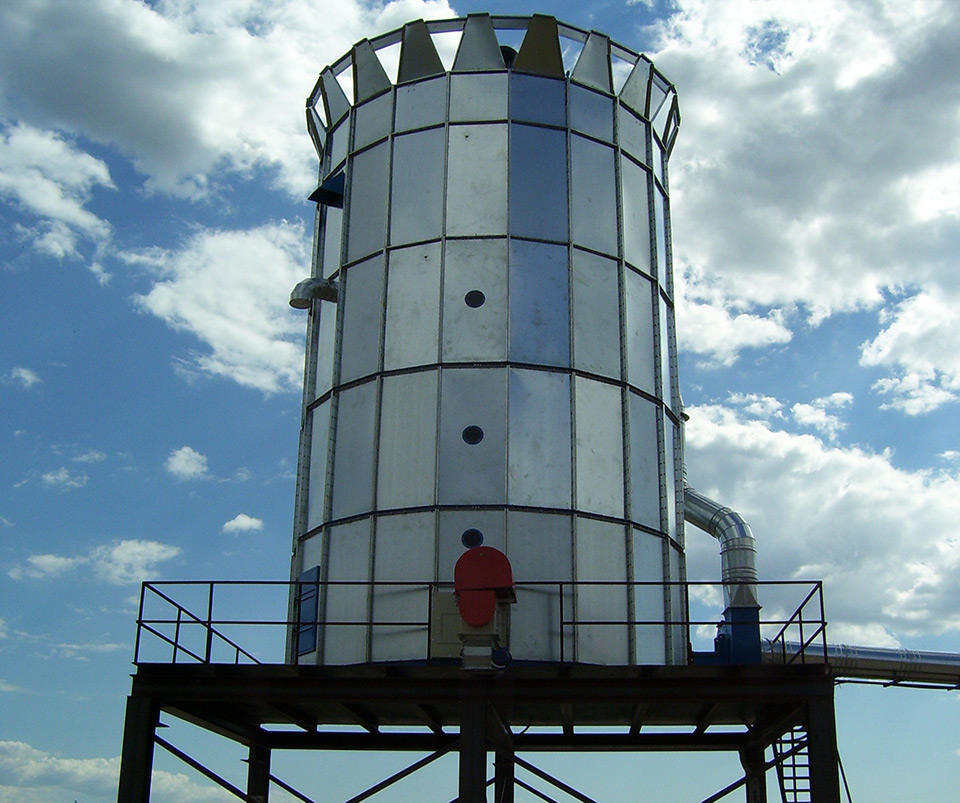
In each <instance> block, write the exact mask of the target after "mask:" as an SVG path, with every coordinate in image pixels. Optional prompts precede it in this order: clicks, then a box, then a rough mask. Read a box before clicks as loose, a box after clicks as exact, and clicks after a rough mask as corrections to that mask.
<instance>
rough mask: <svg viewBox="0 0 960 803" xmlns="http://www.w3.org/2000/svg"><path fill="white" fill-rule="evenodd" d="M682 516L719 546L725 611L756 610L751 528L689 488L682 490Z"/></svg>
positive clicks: (757, 599)
mask: <svg viewBox="0 0 960 803" xmlns="http://www.w3.org/2000/svg"><path fill="white" fill-rule="evenodd" d="M683 516H684V518H685V519H686V520H687V521H689V522H690V523H691V524H693V525H694V526H695V527H699V528H700V529H701V530H703V531H704V532H707V533H709V534H710V535H712V536H713V537H714V538H716V539H717V540H718V541H719V542H720V563H721V575H722V579H723V591H724V596H725V600H726V604H727V607H728V608H759V607H760V602H759V598H758V596H757V579H758V578H757V544H756V540H755V539H754V537H753V533H752V532H751V531H750V525H749V524H747V523H746V522H745V521H744V520H743V517H742V516H741V515H740V514H739V513H736V512H735V511H733V510H731V509H730V508H728V507H724V506H723V505H720V504H718V503H717V502H714V501H713V500H712V499H709V498H708V497H706V496H704V495H703V494H702V493H700V492H699V491H695V490H694V489H693V488H690V487H689V486H686V487H684V489H683Z"/></svg>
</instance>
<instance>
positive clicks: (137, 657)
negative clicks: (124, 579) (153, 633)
mask: <svg viewBox="0 0 960 803" xmlns="http://www.w3.org/2000/svg"><path fill="white" fill-rule="evenodd" d="M146 590H147V584H146V583H141V584H140V609H139V610H138V611H137V638H136V641H135V642H134V645H133V662H134V664H138V663H140V628H142V627H143V599H144V596H145V595H146Z"/></svg>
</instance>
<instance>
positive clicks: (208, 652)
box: [203, 583, 213, 664]
mask: <svg viewBox="0 0 960 803" xmlns="http://www.w3.org/2000/svg"><path fill="white" fill-rule="evenodd" d="M207 589H208V591H207V649H206V652H205V653H204V661H203V662H204V663H205V664H209V663H210V658H211V653H212V652H213V583H208V584H207Z"/></svg>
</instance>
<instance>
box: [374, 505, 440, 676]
mask: <svg viewBox="0 0 960 803" xmlns="http://www.w3.org/2000/svg"><path fill="white" fill-rule="evenodd" d="M434 528H435V525H434V514H433V513H404V514H399V515H395V516H379V517H377V527H376V534H375V539H374V562H373V577H374V581H375V583H376V585H375V586H374V591H373V623H374V626H373V633H372V639H371V640H372V645H371V658H372V660H374V661H386V660H392V661H396V660H410V659H416V658H423V657H424V656H425V655H426V652H427V627H426V622H427V620H428V618H429V615H430V594H429V582H430V580H432V579H433V572H434V567H433V563H434V549H433V546H434V537H433V536H434ZM411 582H415V583H417V585H415V586H411V585H406V584H407V583H411ZM391 583H402V584H404V585H390V584H391ZM386 622H390V623H397V622H403V623H407V624H403V625H396V624H390V625H389V626H387V625H382V626H380V627H378V626H377V623H386Z"/></svg>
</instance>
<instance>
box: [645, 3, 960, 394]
mask: <svg viewBox="0 0 960 803" xmlns="http://www.w3.org/2000/svg"><path fill="white" fill-rule="evenodd" d="M657 32H658V33H657V35H658V36H659V39H658V45H657V47H656V48H655V50H656V51H659V52H654V53H652V54H651V55H652V57H653V59H654V61H655V63H656V64H657V66H658V68H660V69H661V70H663V72H664V73H665V74H666V75H667V77H668V78H670V79H671V80H672V81H674V82H675V83H676V85H677V89H678V93H679V99H680V108H681V111H682V114H683V122H682V125H681V130H680V135H679V139H678V141H677V146H676V149H675V152H674V154H673V156H672V158H671V162H670V183H671V192H672V194H671V215H672V224H673V242H674V247H675V254H674V258H675V271H676V273H677V274H678V276H679V278H680V279H681V280H684V281H678V288H679V289H680V291H681V294H683V295H686V296H687V302H686V303H685V304H684V303H682V302H681V306H680V307H679V310H680V311H679V313H678V319H681V321H682V323H681V324H680V325H678V335H679V337H680V338H681V342H682V344H683V346H684V347H685V348H688V349H691V350H694V351H696V352H697V353H699V354H702V355H704V357H705V358H706V362H707V363H708V364H713V365H730V364H731V363H732V362H733V360H734V359H735V358H736V355H737V354H738V353H739V352H740V351H741V350H742V349H744V348H747V347H751V346H755V345H756V346H764V345H772V344H775V343H782V342H786V341H787V340H788V339H789V336H790V331H791V329H792V328H793V327H794V326H795V325H805V324H809V323H812V324H816V323H818V322H819V321H821V320H823V319H824V318H825V317H827V316H829V315H832V314H835V313H837V312H841V311H846V310H861V309H869V308H875V307H878V306H879V305H880V304H882V303H883V299H884V297H885V294H887V293H888V292H899V291H901V290H902V288H903V287H914V288H923V289H926V288H928V287H931V286H936V285H938V284H939V285H940V286H943V287H948V286H955V285H956V279H955V275H956V256H955V255H956V252H957V246H958V242H960V220H958V217H960V213H958V212H957V205H956V203H955V200H956V182H955V181H953V177H954V176H956V175H960V127H958V126H957V119H958V113H960V85H958V84H957V82H956V80H955V77H954V76H955V75H956V73H957V71H958V70H960V53H958V50H957V48H956V46H955V44H956V41H957V39H958V37H960V14H958V13H957V7H956V5H955V4H950V3H946V2H941V0H920V2H916V3H910V4H903V3H896V2H889V1H885V0H875V2H870V3H859V2H811V3H794V2H790V0H739V1H738V2H729V3H714V2H705V1H704V0H677V2H676V3H675V4H674V13H673V14H672V15H671V16H670V17H669V19H668V20H667V21H666V22H664V23H661V24H660V26H659V28H658V29H657ZM921 130H922V131H933V132H937V133H936V136H934V137H918V136H917V132H918V131H921ZM771 310H772V311H773V312H774V313H775V314H771ZM778 310H784V311H786V313H788V314H784V313H778V312H777V311H778ZM794 310H796V312H794ZM934 325H935V324H934ZM942 328H943V329H944V330H946V329H947V324H944V325H943V327H942ZM956 329H957V327H954V330H953V331H954V332H955V331H956ZM955 338H956V335H955V334H954V335H953V338H952V339H955ZM957 351H958V350H957V349H953V354H956V353H957ZM935 365H936V369H937V370H938V371H944V372H945V373H947V374H949V375H952V372H951V369H949V368H947V367H945V366H942V365H941V363H940V362H936V363H935ZM921 384H924V388H923V392H924V393H926V400H925V402H924V404H926V405H929V404H930V403H932V402H933V401H936V400H937V399H940V398H943V396H944V393H943V391H947V392H952V391H951V388H949V387H941V386H940V385H936V387H937V388H938V389H940V391H941V392H940V394H939V396H937V397H936V398H934V399H931V397H930V393H929V385H930V383H929V382H926V383H921ZM934 384H936V383H934ZM889 390H890V392H892V393H897V392H901V391H904V388H903V387H902V386H896V387H891V388H890V389H889ZM907 395H908V396H909V392H907Z"/></svg>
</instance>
